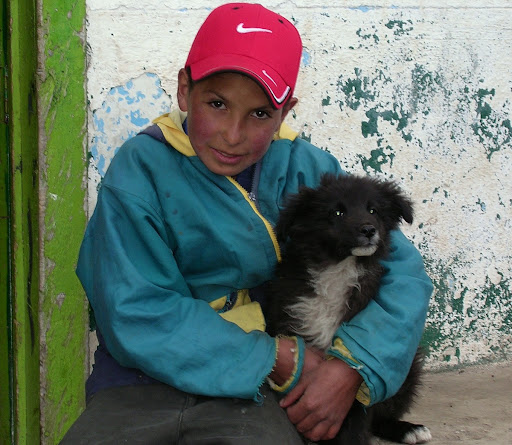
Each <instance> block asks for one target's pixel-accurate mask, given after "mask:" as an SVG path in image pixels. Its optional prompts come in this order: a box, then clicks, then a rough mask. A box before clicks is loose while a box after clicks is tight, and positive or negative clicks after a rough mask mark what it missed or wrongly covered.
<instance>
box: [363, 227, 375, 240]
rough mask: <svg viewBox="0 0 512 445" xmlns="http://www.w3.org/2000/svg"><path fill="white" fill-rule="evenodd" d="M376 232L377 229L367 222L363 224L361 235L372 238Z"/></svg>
mask: <svg viewBox="0 0 512 445" xmlns="http://www.w3.org/2000/svg"><path fill="white" fill-rule="evenodd" d="M376 232H377V229H376V228H375V227H374V226H372V225H371V224H365V225H364V226H361V235H364V236H366V238H368V239H370V238H372V237H373V236H374V235H375V233H376Z"/></svg>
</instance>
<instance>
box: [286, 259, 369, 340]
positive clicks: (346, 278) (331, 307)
mask: <svg viewBox="0 0 512 445" xmlns="http://www.w3.org/2000/svg"><path fill="white" fill-rule="evenodd" d="M309 274H310V284H311V286H312V287H313V289H314V295H313V296H300V297H298V298H297V300H296V302H295V303H293V304H292V305H290V306H288V307H286V308H285V310H286V312H287V313H289V314H290V315H291V316H292V317H293V318H294V320H295V322H294V325H293V327H294V330H295V331H296V332H297V334H299V335H300V336H301V337H303V338H304V339H305V340H306V342H307V343H308V345H311V346H314V347H317V348H320V349H323V350H325V349H327V348H329V346H330V345H331V341H332V337H333V336H334V333H335V332H336V330H337V329H338V328H339V326H340V324H341V320H342V319H343V317H344V316H345V314H346V313H347V311H348V310H349V305H348V303H349V298H350V295H351V293H352V291H353V289H354V287H356V288H358V287H359V280H360V278H361V277H362V275H364V268H363V267H361V266H358V264H357V262H356V257H354V256H350V257H348V258H346V259H344V260H343V261H341V262H340V263H337V264H334V265H332V266H328V267H326V268H324V269H322V270H309Z"/></svg>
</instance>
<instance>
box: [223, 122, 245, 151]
mask: <svg viewBox="0 0 512 445" xmlns="http://www.w3.org/2000/svg"><path fill="white" fill-rule="evenodd" d="M223 133H224V135H223V136H224V140H225V141H226V143H227V144H229V145H237V144H239V143H240V142H242V141H243V140H244V134H245V129H244V123H243V122H242V119H238V118H233V119H230V120H229V121H228V122H227V123H226V127H225V128H224V132H223Z"/></svg>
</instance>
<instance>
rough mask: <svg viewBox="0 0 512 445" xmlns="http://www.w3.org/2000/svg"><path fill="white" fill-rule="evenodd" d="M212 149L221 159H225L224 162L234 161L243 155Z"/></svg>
mask: <svg viewBox="0 0 512 445" xmlns="http://www.w3.org/2000/svg"><path fill="white" fill-rule="evenodd" d="M212 151H213V152H214V153H215V155H216V156H217V158H218V159H220V160H221V161H224V162H229V163H232V162H235V161H237V160H239V159H240V158H241V157H242V156H241V155H235V154H230V153H226V152H224V151H221V150H218V149H216V148H212Z"/></svg>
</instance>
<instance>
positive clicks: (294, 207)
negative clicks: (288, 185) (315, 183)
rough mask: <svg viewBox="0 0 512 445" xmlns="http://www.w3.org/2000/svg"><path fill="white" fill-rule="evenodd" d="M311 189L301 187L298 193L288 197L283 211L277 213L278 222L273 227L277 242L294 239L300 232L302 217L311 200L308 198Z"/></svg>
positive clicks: (306, 211)
mask: <svg viewBox="0 0 512 445" xmlns="http://www.w3.org/2000/svg"><path fill="white" fill-rule="evenodd" d="M312 193H313V189H310V188H308V187H304V186H303V187H301V188H300V189H299V192H298V193H296V194H294V195H290V196H289V197H288V198H287V199H286V202H285V206H284V209H283V210H281V212H280V213H279V220H278V221H277V225H276V227H275V232H276V235H277V240H278V241H279V242H285V241H286V240H287V238H294V237H295V235H296V234H297V233H298V232H299V231H300V226H301V221H302V219H303V218H302V216H303V215H307V214H308V213H309V212H308V206H309V203H310V202H311V200H310V199H309V196H310V195H311V194H312Z"/></svg>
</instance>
